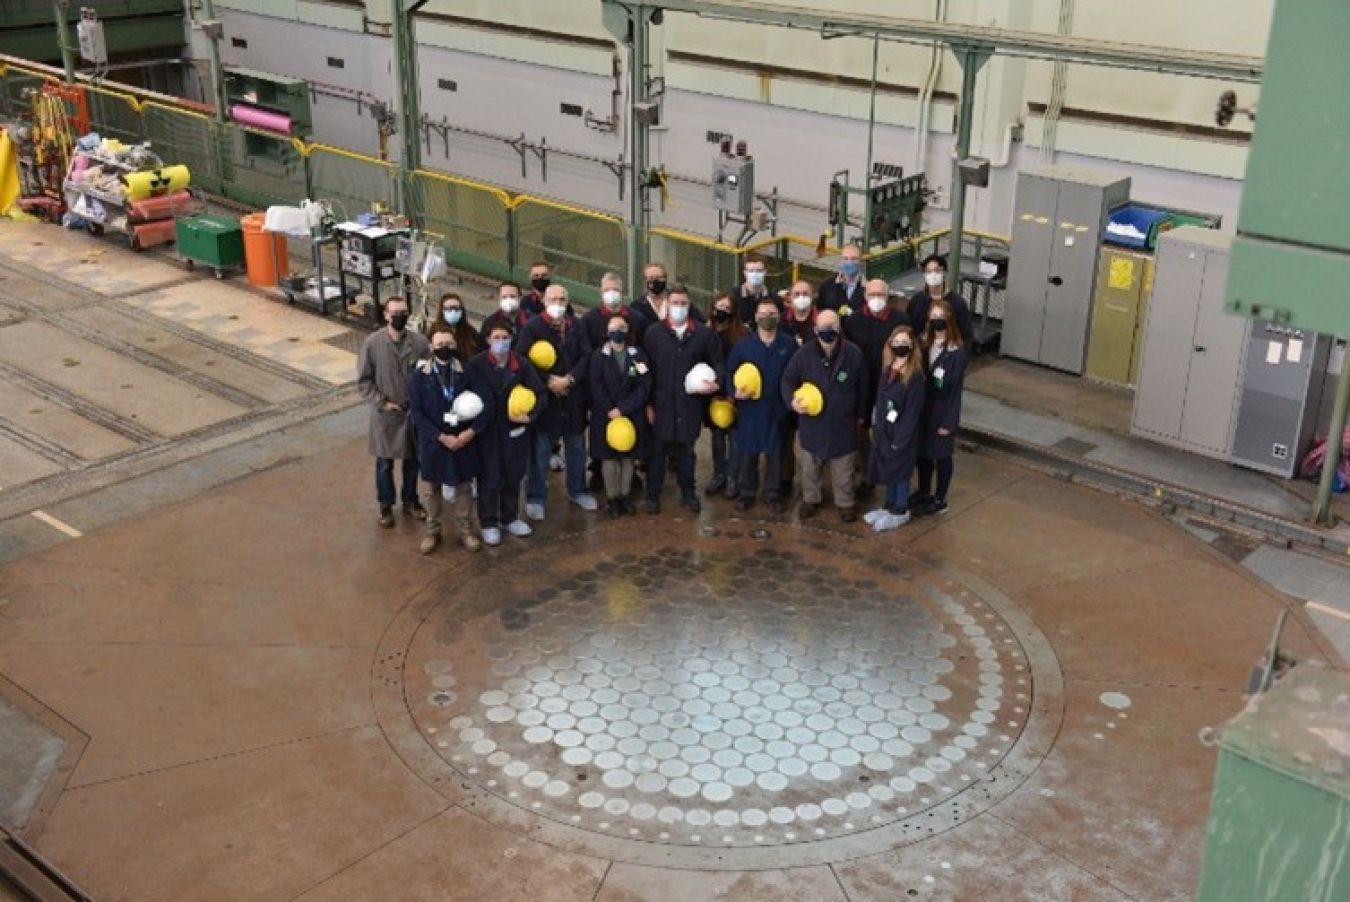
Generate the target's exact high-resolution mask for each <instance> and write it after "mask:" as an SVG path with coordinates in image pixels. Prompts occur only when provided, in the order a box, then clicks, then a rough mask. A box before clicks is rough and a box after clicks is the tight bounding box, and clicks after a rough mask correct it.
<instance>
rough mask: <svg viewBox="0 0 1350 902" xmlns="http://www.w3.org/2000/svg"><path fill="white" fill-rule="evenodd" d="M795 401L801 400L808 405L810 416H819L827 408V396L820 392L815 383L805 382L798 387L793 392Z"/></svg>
mask: <svg viewBox="0 0 1350 902" xmlns="http://www.w3.org/2000/svg"><path fill="white" fill-rule="evenodd" d="M792 398H793V400H795V401H800V402H802V404H803V405H804V406H805V407H806V415H807V416H808V417H814V416H819V415H820V412H821V411H822V410H824V409H825V396H824V395H822V394H821V393H820V389H818V388H816V386H815V384H814V383H811V382H803V383H802V384H801V386H800V387H798V389H797V390H796V391H795V392H793V393H792Z"/></svg>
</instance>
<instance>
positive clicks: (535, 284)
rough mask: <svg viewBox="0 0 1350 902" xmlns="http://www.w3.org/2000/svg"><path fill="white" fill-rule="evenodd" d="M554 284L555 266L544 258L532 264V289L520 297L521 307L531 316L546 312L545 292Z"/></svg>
mask: <svg viewBox="0 0 1350 902" xmlns="http://www.w3.org/2000/svg"><path fill="white" fill-rule="evenodd" d="M552 284H553V267H552V266H551V265H549V264H548V263H545V262H544V261H543V260H536V261H534V262H533V263H531V264H530V290H529V291H528V292H526V294H525V296H524V297H523V298H521V299H520V309H521V310H524V311H525V312H526V313H528V314H529V315H530V316H538V315H539V314H541V313H543V312H544V292H545V291H547V290H548V286H550V285H552Z"/></svg>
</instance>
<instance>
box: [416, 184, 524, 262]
mask: <svg viewBox="0 0 1350 902" xmlns="http://www.w3.org/2000/svg"><path fill="white" fill-rule="evenodd" d="M407 200H408V210H409V215H410V216H411V217H412V219H413V220H414V221H416V222H420V223H421V224H422V226H423V228H425V229H426V230H427V232H429V233H431V234H433V235H435V236H437V237H438V238H439V240H440V241H441V242H442V243H443V246H444V248H445V258H446V263H447V264H449V265H450V266H454V267H457V268H459V269H464V270H468V271H469V272H473V273H477V274H479V275H483V276H488V277H490V278H493V279H503V280H504V279H510V278H513V270H514V266H515V263H516V259H515V252H514V248H513V245H512V242H511V214H510V207H511V198H510V196H509V195H508V194H507V193H506V192H505V191H502V190H500V189H497V188H489V187H487V186H486V185H479V184H475V183H473V182H468V181H465V180H463V179H458V178H455V177H453V176H448V175H441V174H440V173H436V172H427V171H425V170H419V171H417V172H414V173H412V174H411V176H410V177H409V179H408V194H407Z"/></svg>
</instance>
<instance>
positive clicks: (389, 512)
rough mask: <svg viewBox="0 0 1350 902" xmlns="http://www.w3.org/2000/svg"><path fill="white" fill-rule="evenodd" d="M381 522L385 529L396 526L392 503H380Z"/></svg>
mask: <svg viewBox="0 0 1350 902" xmlns="http://www.w3.org/2000/svg"><path fill="white" fill-rule="evenodd" d="M379 523H380V525H381V526H383V527H384V528H385V529H392V528H393V526H394V508H393V506H392V505H389V504H381V505H380V520H379Z"/></svg>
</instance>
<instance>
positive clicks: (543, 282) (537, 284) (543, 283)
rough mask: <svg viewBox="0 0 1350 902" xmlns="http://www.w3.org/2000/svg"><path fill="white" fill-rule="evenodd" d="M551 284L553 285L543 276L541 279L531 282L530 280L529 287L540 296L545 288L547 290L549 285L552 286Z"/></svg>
mask: <svg viewBox="0 0 1350 902" xmlns="http://www.w3.org/2000/svg"><path fill="white" fill-rule="evenodd" d="M552 284H553V282H552V281H551V280H550V279H549V277H548V276H544V277H543V278H539V279H531V280H530V287H531V288H533V289H534V290H535V291H537V292H539V293H540V294H543V293H544V290H545V289H546V288H548V286H550V285H552Z"/></svg>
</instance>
